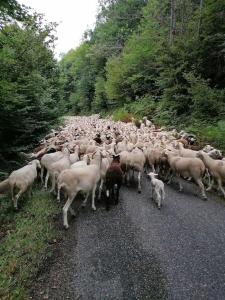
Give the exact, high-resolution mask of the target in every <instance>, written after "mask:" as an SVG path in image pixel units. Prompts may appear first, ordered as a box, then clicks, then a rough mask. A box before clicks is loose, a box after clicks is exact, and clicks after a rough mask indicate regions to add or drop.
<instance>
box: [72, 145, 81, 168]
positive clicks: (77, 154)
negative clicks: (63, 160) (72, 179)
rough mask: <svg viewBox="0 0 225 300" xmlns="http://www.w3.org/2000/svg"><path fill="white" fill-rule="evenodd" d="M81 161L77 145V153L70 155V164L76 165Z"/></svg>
mask: <svg viewBox="0 0 225 300" xmlns="http://www.w3.org/2000/svg"><path fill="white" fill-rule="evenodd" d="M78 160H79V146H78V145H77V146H76V147H75V152H74V153H71V154H70V162H71V164H74V163H75V162H77V161H78Z"/></svg>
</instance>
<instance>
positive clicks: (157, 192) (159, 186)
mask: <svg viewBox="0 0 225 300" xmlns="http://www.w3.org/2000/svg"><path fill="white" fill-rule="evenodd" d="M148 176H149V178H150V180H151V198H153V200H154V201H155V202H156V204H157V206H158V209H160V208H161V206H162V201H164V200H165V190H164V183H163V182H162V180H159V179H157V178H155V176H158V174H155V173H153V172H150V173H149V174H148Z"/></svg>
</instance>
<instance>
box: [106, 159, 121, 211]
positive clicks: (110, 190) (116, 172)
mask: <svg viewBox="0 0 225 300" xmlns="http://www.w3.org/2000/svg"><path fill="white" fill-rule="evenodd" d="M122 181H123V171H122V169H121V166H120V155H113V161H112V163H111V165H110V167H109V168H108V170H107V172H106V176H105V186H106V197H105V205H106V210H109V206H110V199H113V200H114V202H115V204H116V205H117V204H118V202H119V193H120V188H121V185H122Z"/></svg>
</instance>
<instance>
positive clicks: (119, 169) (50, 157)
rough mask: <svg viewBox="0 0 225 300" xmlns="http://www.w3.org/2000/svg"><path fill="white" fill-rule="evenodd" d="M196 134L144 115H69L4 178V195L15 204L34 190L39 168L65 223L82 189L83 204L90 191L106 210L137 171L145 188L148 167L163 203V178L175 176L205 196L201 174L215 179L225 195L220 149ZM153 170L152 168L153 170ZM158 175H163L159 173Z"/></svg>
mask: <svg viewBox="0 0 225 300" xmlns="http://www.w3.org/2000/svg"><path fill="white" fill-rule="evenodd" d="M194 140H195V138H194V137H193V136H190V135H188V134H187V133H185V132H181V133H178V132H177V131H176V130H172V131H167V130H165V129H163V128H161V129H156V128H155V126H154V125H153V124H152V122H151V121H149V120H148V119H147V118H146V117H145V118H143V121H141V122H140V126H138V127H137V126H136V125H135V120H133V121H132V122H130V123H123V122H114V121H112V120H111V119H100V118H99V116H98V115H94V116H91V117H68V118H66V123H65V127H61V128H60V130H59V131H53V132H52V133H50V134H49V135H48V136H46V137H45V139H44V140H42V141H41V144H40V146H39V147H38V148H37V149H35V151H34V153H33V154H30V155H28V157H29V159H30V160H31V159H33V160H32V161H31V162H30V163H28V164H27V165H26V166H25V167H23V168H21V169H19V170H16V171H13V172H12V173H11V174H10V176H9V177H8V179H6V180H4V181H2V182H1V183H0V194H1V193H6V192H10V193H11V196H12V201H13V205H14V208H15V209H17V202H18V199H19V198H20V196H21V195H22V194H23V193H25V192H27V191H28V192H31V189H32V185H33V182H34V181H35V179H36V178H37V175H38V172H37V170H38V169H40V170H41V174H40V177H41V182H42V184H43V185H44V187H45V189H46V190H47V188H48V181H49V179H50V180H51V190H50V192H52V193H54V194H55V195H57V199H58V201H60V198H61V197H62V195H64V198H65V199H66V202H65V205H64V207H63V225H64V227H65V228H68V227H69V225H68V218H67V212H68V210H69V211H70V213H71V214H72V215H75V212H74V210H73V209H72V207H71V204H72V202H73V200H74V199H75V198H76V195H77V193H78V192H80V191H82V192H83V193H84V194H85V199H84V201H83V203H82V205H83V206H85V205H86V203H87V200H88V197H89V194H90V193H91V197H92V209H93V210H96V206H95V198H96V190H97V188H98V194H97V197H98V198H99V199H100V198H101V197H102V196H103V198H104V200H105V205H106V209H107V210H108V209H109V207H110V205H112V204H113V203H114V204H117V203H118V200H119V191H120V187H121V185H122V183H124V182H125V183H126V184H127V185H128V186H129V184H130V177H131V176H132V177H134V176H135V174H136V173H137V180H138V192H141V178H142V176H143V174H144V172H146V173H147V174H148V177H149V179H150V181H149V182H150V184H149V185H150V191H151V198H153V199H154V200H155V202H156V204H157V206H158V208H161V205H162V202H163V201H164V198H165V191H164V183H163V182H167V183H170V182H171V181H172V179H173V178H174V177H175V178H176V179H177V182H178V184H179V190H180V191H182V189H183V187H182V180H183V179H187V180H193V181H194V182H195V183H196V184H197V185H198V186H199V189H200V193H201V196H202V198H203V199H205V200H206V199H207V196H206V192H205V186H204V183H203V179H205V181H206V182H207V184H208V187H207V190H211V189H212V187H213V185H214V181H216V182H217V185H218V189H219V190H220V191H221V192H222V194H223V196H224V197H225V191H224V189H223V187H222V184H223V181H225V161H224V159H223V157H222V153H221V152H220V151H219V150H217V149H214V148H213V147H211V146H210V145H207V146H205V147H204V148H203V149H202V150H201V149H199V148H198V146H196V145H194V144H193V142H194ZM149 171H151V172H150V173H149ZM156 177H159V178H156Z"/></svg>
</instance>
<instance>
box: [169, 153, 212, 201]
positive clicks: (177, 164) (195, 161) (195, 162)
mask: <svg viewBox="0 0 225 300" xmlns="http://www.w3.org/2000/svg"><path fill="white" fill-rule="evenodd" d="M165 156H166V157H167V159H168V162H169V165H170V168H171V170H172V172H173V173H172V175H171V177H170V180H169V182H168V183H170V182H171V180H172V178H173V176H174V175H176V176H177V177H178V178H179V177H180V176H183V177H184V178H187V177H192V178H193V179H194V181H195V182H196V183H197V185H198V186H199V188H200V191H201V195H202V198H203V199H204V200H207V196H206V194H205V188H204V185H203V183H202V178H203V176H204V173H205V170H206V168H205V165H204V163H203V162H202V161H201V160H200V159H199V158H192V157H179V156H177V155H176V154H174V153H172V152H170V151H166V152H165ZM178 183H179V187H180V191H182V190H183V187H182V185H181V182H180V180H179V179H178Z"/></svg>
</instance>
